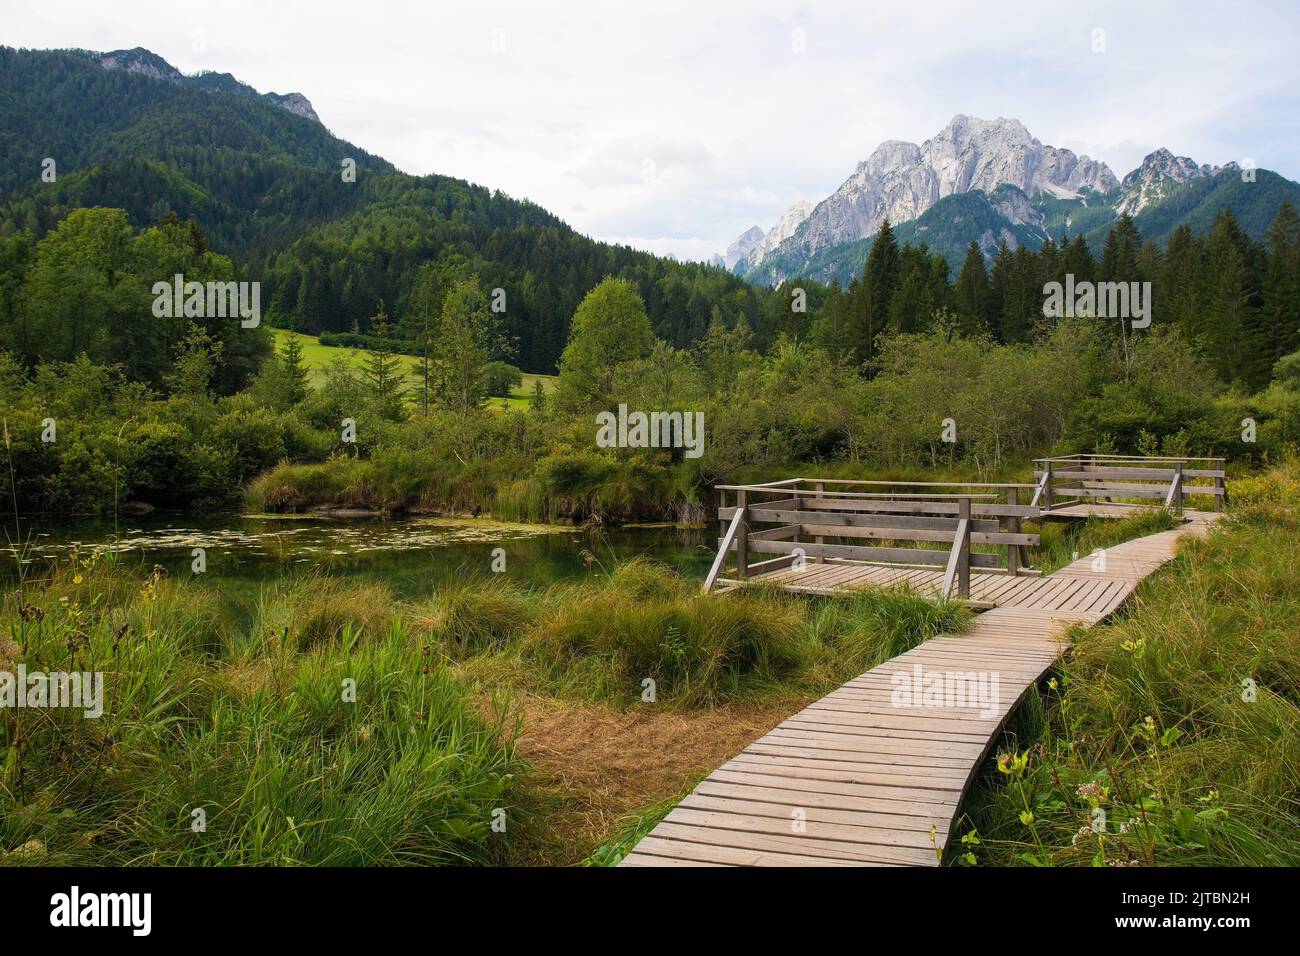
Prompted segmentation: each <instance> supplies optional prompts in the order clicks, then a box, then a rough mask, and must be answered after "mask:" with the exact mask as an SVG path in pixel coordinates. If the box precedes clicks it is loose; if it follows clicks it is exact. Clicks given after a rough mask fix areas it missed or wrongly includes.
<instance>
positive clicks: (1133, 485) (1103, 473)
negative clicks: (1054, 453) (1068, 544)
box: [1032, 454, 1228, 511]
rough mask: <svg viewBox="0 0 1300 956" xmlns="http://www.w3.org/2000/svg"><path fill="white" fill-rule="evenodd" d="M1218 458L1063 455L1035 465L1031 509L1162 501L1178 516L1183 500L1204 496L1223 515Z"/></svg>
mask: <svg viewBox="0 0 1300 956" xmlns="http://www.w3.org/2000/svg"><path fill="white" fill-rule="evenodd" d="M1223 466H1224V460H1223V459H1222V458H1175V457H1148V456H1140V455H1093V454H1078V455H1064V456H1060V457H1056V458H1039V459H1036V460H1035V461H1034V469H1035V471H1034V474H1035V477H1036V478H1037V485H1036V487H1035V491H1034V497H1033V499H1032V502H1033V504H1035V505H1041V506H1042V508H1043V510H1044V511H1050V510H1051V509H1053V508H1061V507H1066V506H1068V505H1072V504H1081V503H1089V502H1092V501H1096V500H1098V499H1102V500H1105V501H1117V500H1118V501H1137V502H1155V501H1158V502H1160V503H1161V504H1162V505H1163V506H1164V507H1166V508H1172V509H1174V510H1175V511H1182V510H1183V507H1184V505H1185V504H1186V503H1187V499H1189V498H1191V497H1193V496H1195V495H1206V496H1209V497H1210V499H1211V507H1212V508H1213V509H1214V510H1215V511H1222V510H1223V507H1224V505H1225V504H1226V503H1227V500H1228V488H1227V485H1226V484H1225V482H1224V468H1223Z"/></svg>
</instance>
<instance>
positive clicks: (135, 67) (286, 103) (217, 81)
mask: <svg viewBox="0 0 1300 956" xmlns="http://www.w3.org/2000/svg"><path fill="white" fill-rule="evenodd" d="M82 52H85V55H87V56H89V57H90V58H91V59H92V60H94V61H95V62H96V63H98V64H99V65H100V66H102V67H103V68H104V69H106V70H124V71H126V72H127V73H138V74H140V75H141V76H147V77H149V78H150V79H153V80H163V81H165V82H168V83H176V84H178V85H181V86H189V87H192V88H195V89H201V90H205V91H207V92H210V93H231V94H234V95H236V96H260V97H261V98H262V99H264V100H266V101H267V102H268V103H273V104H274V105H276V106H278V107H280V108H281V109H284V110H288V111H289V112H290V113H293V114H295V115H297V116H304V117H306V118H307V119H309V120H311V121H313V122H315V123H319V122H320V117H319V116H317V115H316V111H315V110H314V109H313V108H312V105H311V102H310V101H309V100H308V99H307V97H305V96H303V95H302V94H301V93H264V94H259V93H258V92H257V90H255V89H253V88H252V87H251V86H249V85H247V84H246V83H240V82H239V81H238V80H236V79H235V78H234V77H233V76H231V75H230V74H229V73H211V72H208V73H196V74H195V75H194V76H186V75H185V74H184V73H182V72H181V71H180V70H178V69H176V67H174V66H172V65H171V64H170V63H168V62H167V61H166V60H164V59H163V58H162V57H160V56H159V55H158V54H157V53H154V52H152V51H150V50H146V49H145V48H144V47H139V46H138V47H135V48H133V49H130V50H113V51H111V52H109V53H94V52H88V51H82Z"/></svg>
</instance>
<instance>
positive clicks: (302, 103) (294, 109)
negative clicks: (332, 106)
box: [265, 93, 320, 123]
mask: <svg viewBox="0 0 1300 956" xmlns="http://www.w3.org/2000/svg"><path fill="white" fill-rule="evenodd" d="M265 96H266V98H267V99H268V100H270V101H271V102H272V103H274V104H275V105H276V106H279V107H280V108H281V109H286V110H288V111H289V112H290V113H296V114H297V115H299V116H305V117H307V119H309V120H311V121H312V122H314V123H319V122H320V117H319V116H317V115H316V111H315V110H314V109H312V105H311V100H309V99H307V97H305V96H303V95H302V94H301V93H267V94H265Z"/></svg>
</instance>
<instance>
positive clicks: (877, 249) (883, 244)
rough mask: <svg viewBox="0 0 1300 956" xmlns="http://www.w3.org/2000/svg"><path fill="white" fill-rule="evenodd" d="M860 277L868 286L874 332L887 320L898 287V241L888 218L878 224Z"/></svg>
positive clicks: (883, 326) (887, 321)
mask: <svg viewBox="0 0 1300 956" xmlns="http://www.w3.org/2000/svg"><path fill="white" fill-rule="evenodd" d="M863 278H864V282H865V284H866V286H867V288H868V290H869V292H868V306H867V307H868V309H870V312H871V325H870V329H871V331H872V333H873V335H876V334H879V333H880V332H881V331H882V330H884V329H885V327H886V326H887V325H888V324H889V314H890V305H891V304H892V303H893V301H894V295H895V294H896V293H897V292H898V287H899V252H898V242H897V241H896V240H895V239H894V230H893V228H892V227H891V226H890V225H889V220H888V219H886V220H885V221H884V222H882V223H881V224H880V229H879V230H878V231H877V232H876V238H875V239H874V240H873V241H872V243H871V251H870V252H868V253H867V264H866V267H865V269H864V271H863Z"/></svg>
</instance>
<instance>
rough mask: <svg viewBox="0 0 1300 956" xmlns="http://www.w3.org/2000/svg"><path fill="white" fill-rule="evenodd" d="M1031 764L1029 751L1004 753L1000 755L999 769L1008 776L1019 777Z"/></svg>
mask: <svg viewBox="0 0 1300 956" xmlns="http://www.w3.org/2000/svg"><path fill="white" fill-rule="evenodd" d="M1028 766H1029V751H1028V750H1026V751H1025V752H1024V753H1020V754H1018V753H1015V752H1012V753H1003V754H999V755H998V771H999V772H1000V773H1004V774H1006V775H1007V776H1008V777H1019V776H1020V775H1021V774H1023V773H1024V772H1025V768H1026V767H1028Z"/></svg>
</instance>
